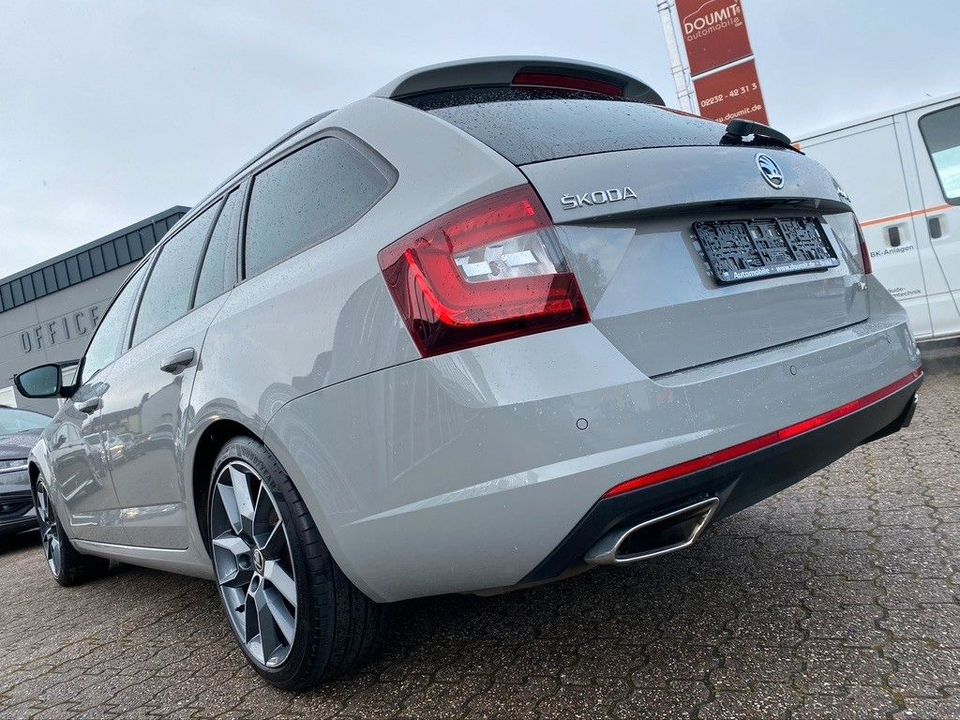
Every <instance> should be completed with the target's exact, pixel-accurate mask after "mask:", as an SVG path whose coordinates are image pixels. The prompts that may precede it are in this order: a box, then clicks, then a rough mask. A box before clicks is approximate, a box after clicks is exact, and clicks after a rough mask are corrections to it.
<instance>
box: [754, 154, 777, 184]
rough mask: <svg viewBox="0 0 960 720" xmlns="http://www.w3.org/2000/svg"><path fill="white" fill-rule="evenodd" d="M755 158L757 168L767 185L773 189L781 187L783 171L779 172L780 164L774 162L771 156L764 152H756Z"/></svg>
mask: <svg viewBox="0 0 960 720" xmlns="http://www.w3.org/2000/svg"><path fill="white" fill-rule="evenodd" d="M755 160H756V161H757V170H759V171H760V174H761V175H762V176H763V179H764V180H766V181H767V185H769V186H770V187H772V188H773V189H774V190H780V189H782V188H783V173H782V172H780V166H779V165H777V163H776V162H774V160H773V158H772V157H770V156H769V155H767V154H765V153H757V156H756V158H755Z"/></svg>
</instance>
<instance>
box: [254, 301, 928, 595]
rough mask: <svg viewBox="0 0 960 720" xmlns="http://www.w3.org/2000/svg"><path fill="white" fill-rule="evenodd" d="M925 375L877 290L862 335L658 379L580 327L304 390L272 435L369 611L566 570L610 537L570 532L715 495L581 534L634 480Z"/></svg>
mask: <svg viewBox="0 0 960 720" xmlns="http://www.w3.org/2000/svg"><path fill="white" fill-rule="evenodd" d="M919 364H920V359H919V352H918V351H917V349H916V344H915V343H914V341H913V338H912V337H911V336H910V333H909V331H908V329H907V326H906V318H905V315H904V313H903V310H902V309H901V308H900V307H899V306H898V305H896V303H895V302H894V301H893V300H890V299H889V298H888V297H886V298H885V297H884V295H882V294H877V295H873V296H872V297H871V318H870V319H869V320H867V321H865V322H863V323H859V324H857V325H854V326H850V327H847V328H843V329H841V330H838V331H834V332H830V333H824V334H822V335H818V336H815V337H811V338H807V339H806V340H802V341H798V342H794V343H790V344H788V345H784V346H778V347H774V348H770V349H767V350H764V351H760V352H756V353H750V354H748V355H743V356H740V357H736V358H731V359H728V360H725V361H721V362H717V363H712V364H710V365H704V366H700V367H695V368H691V369H688V370H684V371H680V372H676V373H671V374H669V375H661V376H658V377H653V378H651V377H647V376H646V375H644V374H643V373H642V372H640V371H639V370H638V368H637V367H636V366H635V365H633V364H632V363H630V362H629V361H628V360H627V359H626V358H625V357H624V356H623V355H622V354H621V353H620V352H619V351H618V350H617V349H616V347H614V345H613V344H612V343H610V342H609V340H608V339H607V338H606V337H605V336H604V335H603V333H601V332H600V331H599V330H598V329H597V328H596V327H595V326H593V325H592V324H586V325H580V326H577V327H572V328H567V329H564V330H557V331H552V332H546V333H541V334H538V335H532V336H528V337H524V338H518V339H515V340H510V341H506V342H501V343H495V344H493V345H486V346H481V347H477V348H471V349H469V350H464V351H460V352H455V353H449V354H447V355H440V356H437V357H433V358H429V359H423V360H418V361H414V362H409V363H405V364H402V365H398V366H395V367H392V368H389V369H386V370H382V371H379V372H374V373H368V374H366V375H363V376H361V377H357V378H354V379H352V380H349V381H346V382H342V383H338V384H336V385H333V386H330V387H327V388H325V389H323V390H320V391H317V392H314V393H310V394H307V395H303V396H301V397H299V398H296V399H294V400H291V401H290V402H288V403H287V404H286V405H284V406H283V407H282V408H281V409H280V410H278V411H277V413H276V414H275V415H274V416H273V418H272V419H271V420H270V422H269V424H268V427H267V432H266V435H265V438H264V439H265V441H266V442H267V445H268V446H269V447H270V448H271V450H272V451H273V452H274V454H276V455H277V457H278V459H279V460H280V461H281V463H282V464H283V465H284V467H285V468H286V469H287V471H288V472H289V473H290V475H291V478H292V479H293V480H294V482H295V484H296V485H297V487H298V488H299V489H300V492H301V494H302V495H303V497H304V500H305V502H306V503H307V506H308V507H309V509H310V511H311V514H312V515H313V517H314V519H315V520H316V521H317V524H318V526H319V528H320V531H321V533H322V535H323V537H324V540H325V541H326V543H327V545H328V547H329V548H330V551H331V553H332V554H333V556H334V558H335V560H336V561H337V563H338V564H339V565H340V567H341V568H342V569H343V571H344V572H345V573H346V574H347V576H348V577H349V578H350V579H351V580H352V581H353V582H354V583H355V584H357V585H358V586H359V587H360V588H361V589H362V590H363V591H364V592H365V593H367V594H368V595H369V596H370V597H371V598H373V599H375V600H378V601H392V600H401V599H405V598H409V597H416V596H422V595H434V594H441V593H448V592H473V591H481V590H485V589H490V588H503V587H510V586H515V585H517V584H518V583H521V582H528V581H536V580H538V579H542V578H550V577H554V576H556V574H559V573H562V572H563V569H566V568H569V567H570V566H571V564H573V563H575V562H576V561H577V558H576V557H575V556H576V554H577V553H581V551H586V550H587V549H589V547H588V546H589V544H590V542H595V541H596V540H597V539H598V538H597V537H596V536H592V537H589V535H590V533H589V532H587V531H583V535H582V536H581V534H580V533H578V532H577V530H576V529H577V528H581V527H583V526H584V525H585V524H587V525H589V527H590V528H592V529H596V528H600V530H603V529H604V528H607V527H608V526H609V525H610V523H615V522H617V521H623V520H624V518H628V515H629V516H630V517H632V515H631V514H632V513H634V511H636V513H643V512H645V511H646V510H651V511H653V510H656V509H658V508H662V507H665V506H666V505H668V504H669V503H671V502H679V501H681V500H682V499H683V497H688V496H689V495H690V494H691V493H694V494H695V493H696V492H706V490H703V489H702V488H700V487H699V486H694V487H687V486H688V485H689V483H694V484H695V483H696V482H698V480H692V479H687V480H685V481H684V482H683V483H677V482H674V483H672V484H671V485H670V486H669V487H668V486H664V487H663V488H659V489H657V490H655V491H653V492H650V493H647V492H646V491H645V492H644V493H642V494H639V495H637V496H636V497H634V498H630V499H629V500H623V501H618V502H617V503H615V504H611V505H609V507H615V508H621V503H622V508H628V506H629V508H628V509H629V513H628V512H627V510H623V509H622V508H621V509H620V510H617V511H616V512H613V511H609V512H610V514H609V516H608V515H607V514H606V513H607V512H608V511H606V510H604V511H603V514H602V518H601V519H600V520H595V519H589V520H588V516H590V515H591V514H592V513H593V512H595V510H591V509H592V508H596V506H597V504H598V501H599V500H600V498H601V497H602V496H603V495H604V494H605V493H606V492H607V491H608V490H610V489H611V488H613V487H615V486H617V485H619V484H621V483H623V482H624V481H626V480H629V479H631V478H635V477H638V476H641V475H644V474H647V473H651V472H654V471H657V470H660V469H662V468H667V467H671V466H673V465H676V464H678V463H682V462H685V461H688V460H691V459H693V458H698V457H701V456H704V455H707V454H710V453H715V452H717V451H719V450H722V449H724V448H729V447H731V446H735V445H737V444H738V443H742V442H745V441H748V440H750V439H752V438H757V437H760V436H762V435H764V434H766V433H770V432H771V431H774V430H777V429H778V428H785V427H787V426H790V425H792V424H794V423H796V422H799V421H802V420H806V419H808V418H812V417H815V416H818V415H820V414H821V413H824V412H827V411H830V410H833V409H834V408H837V407H840V406H842V405H844V404H845V403H849V402H851V401H854V400H856V399H858V398H862V397H864V396H866V395H869V394H870V393H872V392H874V391H876V390H878V389H880V388H883V387H886V386H888V385H889V384H891V383H893V382H896V381H897V380H900V379H901V378H904V377H906V376H907V375H909V374H910V373H912V372H913V371H915V370H916V369H917V368H918V367H919ZM905 392H906V391H905ZM909 397H910V395H909V393H907V394H904V395H903V397H902V399H900V398H899V396H898V398H897V399H896V400H895V401H891V403H892V404H890V403H885V404H884V405H883V412H882V416H877V417H874V415H875V413H877V412H880V408H877V409H873V410H871V411H870V412H869V413H866V411H865V413H866V414H864V416H863V418H858V419H856V420H853V419H851V420H849V421H844V424H843V425H842V426H841V425H839V424H838V425H837V426H836V428H830V429H829V430H827V429H825V430H824V431H822V432H821V431H818V432H817V433H816V437H817V438H823V439H822V440H818V441H817V442H814V440H813V438H812V437H811V438H798V439H797V440H796V444H797V446H798V447H802V448H806V450H807V453H808V457H806V459H803V458H801V459H799V460H798V459H796V458H794V459H793V460H791V461H790V462H789V463H786V460H784V463H785V464H784V465H783V466H782V467H781V466H780V465H778V464H777V462H779V461H778V460H777V459H778V458H780V457H781V453H784V452H785V451H786V450H785V448H775V449H770V450H769V454H768V453H766V452H765V453H764V455H763V457H764V458H767V457H769V459H770V463H771V464H769V465H768V464H765V463H759V464H757V466H756V469H755V470H752V471H751V472H750V473H746V474H743V475H742V476H741V475H737V474H736V473H734V474H733V475H726V474H725V475H723V476H722V477H720V476H714V475H712V474H711V475H709V476H708V478H707V480H704V482H707V481H709V483H712V484H710V486H709V488H707V489H711V490H715V491H716V492H721V491H725V492H726V493H727V495H726V496H725V497H724V505H723V509H722V512H723V513H730V512H734V511H735V510H736V509H738V508H740V507H743V506H745V505H746V504H749V502H755V501H756V500H758V499H760V498H761V497H764V496H766V495H768V494H772V493H773V492H776V491H777V490H779V489H780V488H782V487H785V486H786V485H788V484H790V483H791V482H795V481H796V480H797V479H799V478H800V477H802V476H804V475H805V474H809V473H810V472H813V471H814V470H816V469H818V468H820V467H823V466H824V465H826V464H828V463H830V462H832V461H833V460H834V459H836V458H838V457H840V456H841V455H843V454H844V453H846V452H847V451H849V450H850V449H852V448H853V447H855V446H856V445H857V444H858V443H860V442H862V441H864V440H865V439H867V438H869V437H870V436H872V435H875V434H878V433H882V432H884V431H886V430H888V429H889V428H890V427H892V426H891V423H893V421H894V420H895V419H896V418H897V417H898V416H899V414H900V413H901V412H902V411H904V409H905V408H906V406H907V400H908V399H909ZM897 403H899V407H897V406H896V405H897ZM860 422H865V423H866V425H864V426H863V427H860V426H859V425H858V423H860ZM846 423H851V428H852V429H851V430H850V431H849V432H839V431H840V430H842V429H843V428H846V427H847V425H846ZM834 430H837V437H834V436H833V434H832V431H834ZM793 445H794V443H791V444H790V446H791V447H793ZM801 455H803V453H801ZM754 460H759V456H758V458H754ZM729 470H730V468H726V469H725V472H726V471H729ZM704 487H706V486H704ZM678 493H679V494H678ZM680 495H682V496H683V497H680ZM647 503H651V505H650V506H648V505H647ZM603 507H608V506H607V505H606V504H605V505H603ZM597 517H601V516H599V515H598V516H597ZM575 533H576V535H577V540H576V542H575V543H573V542H572V541H571V542H568V540H569V538H570V537H571V536H572V535H573V534H575ZM580 557H581V558H582V553H581V555H580ZM561 566H565V567H564V568H561Z"/></svg>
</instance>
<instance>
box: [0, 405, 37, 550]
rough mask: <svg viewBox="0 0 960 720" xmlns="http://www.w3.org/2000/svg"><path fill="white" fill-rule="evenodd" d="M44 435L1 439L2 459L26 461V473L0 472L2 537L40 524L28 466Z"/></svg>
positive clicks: (20, 434)
mask: <svg viewBox="0 0 960 720" xmlns="http://www.w3.org/2000/svg"><path fill="white" fill-rule="evenodd" d="M2 412H3V409H2V408H0V413H2ZM40 433H41V431H40V430H25V431H22V432H17V433H12V434H10V435H3V436H0V460H23V469H22V470H17V469H9V470H0V536H2V535H6V534H9V533H16V532H20V531H21V530H28V529H30V528H32V527H36V525H37V517H36V513H35V512H34V509H33V500H32V497H31V495H30V475H29V473H28V472H27V469H26V464H27V456H28V455H29V454H30V450H31V449H33V446H34V445H36V444H37V441H38V440H39V439H40Z"/></svg>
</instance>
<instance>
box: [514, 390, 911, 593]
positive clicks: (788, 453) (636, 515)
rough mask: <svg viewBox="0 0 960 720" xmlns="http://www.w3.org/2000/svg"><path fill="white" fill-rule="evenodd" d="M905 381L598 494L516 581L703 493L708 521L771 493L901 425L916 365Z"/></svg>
mask: <svg viewBox="0 0 960 720" xmlns="http://www.w3.org/2000/svg"><path fill="white" fill-rule="evenodd" d="M905 380H907V381H908V382H906V383H903V386H902V387H900V388H898V389H896V390H895V391H893V392H891V393H889V394H886V396H885V397H883V398H882V399H879V400H878V401H876V402H874V403H871V404H869V405H868V406H867V407H864V408H862V409H858V410H856V411H855V412H851V413H849V414H847V415H845V416H844V417H841V418H839V419H837V420H835V421H833V422H829V423H827V424H824V425H822V426H820V427H818V428H817V429H814V430H811V431H809V432H805V433H803V434H801V435H798V436H797V437H794V438H791V439H789V440H786V441H784V442H778V443H775V444H772V445H770V446H768V447H765V448H763V449H760V450H757V451H756V452H751V453H748V454H744V455H742V456H740V457H737V458H735V459H732V460H729V461H726V462H722V463H718V464H716V465H712V466H710V467H707V468H705V469H702V470H698V471H695V472H692V473H689V474H686V475H683V476H681V477H678V478H675V479H671V480H668V481H665V482H660V483H656V484H652V485H649V486H647V487H641V488H639V489H636V490H630V491H628V492H625V493H623V494H619V495H615V496H612V497H603V498H601V499H600V500H598V501H597V503H596V504H595V505H594V506H593V507H592V508H591V509H590V511H589V512H588V513H587V514H586V515H585V516H584V517H583V519H581V520H580V522H579V523H578V524H577V526H576V527H575V528H574V529H573V530H572V531H571V532H570V534H569V535H568V536H567V537H566V538H564V540H563V542H561V543H560V544H559V545H558V546H557V547H556V548H555V549H554V550H553V552H551V553H550V555H549V556H548V557H547V558H545V559H544V560H543V562H541V563H540V564H539V565H538V566H537V567H536V568H534V569H533V570H532V571H531V572H530V573H529V574H528V575H527V576H526V577H525V578H524V579H523V580H522V581H521V584H536V583H541V582H545V581H548V580H551V579H554V578H557V577H560V576H562V575H565V574H569V573H570V572H572V571H575V570H577V569H578V568H581V567H584V566H585V565H586V563H585V561H584V558H585V557H586V556H587V555H588V554H589V553H590V551H591V549H592V548H593V547H594V546H595V545H596V544H597V543H598V542H599V541H600V540H601V539H602V538H604V537H606V536H607V535H608V534H610V533H611V532H613V533H616V531H617V529H618V528H623V529H628V528H630V527H634V526H636V525H638V524H639V523H641V522H643V521H644V520H646V519H648V518H654V517H660V516H664V515H666V514H668V513H670V512H672V511H674V510H677V509H679V508H683V507H688V506H691V505H693V504H694V503H698V502H700V501H703V500H707V499H710V498H716V499H717V500H718V501H719V502H718V503H717V506H716V508H715V509H714V510H713V512H712V513H711V515H710V518H709V522H710V523H712V522H715V521H716V520H718V519H720V518H723V517H727V516H729V515H732V514H733V513H736V512H738V511H740V510H743V509H744V508H746V507H749V506H750V505H754V504H755V503H758V502H760V501H761V500H763V499H765V498H767V497H770V496H771V495H774V494H776V493H778V492H780V491H781V490H783V489H785V488H787V487H789V486H790V485H793V484H794V483H796V482H798V481H800V480H802V479H804V478H805V477H807V476H809V475H811V474H813V473H815V472H817V471H818V470H820V469H822V468H824V467H826V466H827V465H829V464H830V463H832V462H834V461H835V460H838V459H839V458H841V457H843V456H844V455H846V454H847V453H848V452H850V451H851V450H853V449H854V448H856V447H857V446H858V445H862V444H865V443H868V442H872V441H874V440H877V439H879V438H881V437H885V436H887V435H890V434H892V433H895V432H898V431H899V430H901V429H903V428H904V427H907V426H908V425H909V424H910V422H911V420H912V419H913V414H914V411H915V409H916V405H917V400H918V395H917V390H918V389H919V387H920V384H921V382H922V373H920V372H919V371H918V372H917V373H916V374H914V373H912V374H911V375H909V376H907V378H905Z"/></svg>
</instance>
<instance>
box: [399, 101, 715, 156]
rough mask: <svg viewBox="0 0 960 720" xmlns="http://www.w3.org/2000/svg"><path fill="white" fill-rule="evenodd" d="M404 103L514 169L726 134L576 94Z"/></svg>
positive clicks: (676, 116) (660, 112)
mask: <svg viewBox="0 0 960 720" xmlns="http://www.w3.org/2000/svg"><path fill="white" fill-rule="evenodd" d="M405 102H407V103H409V104H411V105H414V106H415V107H419V108H420V109H422V110H426V111H427V112H429V113H430V114H432V115H435V116H437V117H439V118H442V119H443V120H446V121H447V122H448V123H450V124H451V125H454V126H456V127H458V128H460V129H461V130H463V131H464V132H467V133H469V134H470V135H473V137H475V138H476V139H477V140H479V141H480V142H482V143H483V144H484V145H487V146H488V147H490V148H492V149H493V150H495V151H496V152H498V153H500V154H501V155H503V156H504V157H505V158H507V160H509V161H510V162H512V163H513V164H514V165H526V164H528V163H535V162H541V161H544V160H556V159H558V158H564V157H572V156H575V155H588V154H591V153H600V152H610V151H615V150H635V149H639V148H657V147H672V146H678V145H716V144H718V143H719V142H720V138H721V137H723V133H724V132H725V128H724V126H723V125H720V124H718V123H715V122H711V121H709V120H704V119H702V118H698V117H692V116H689V115H684V114H682V113H678V112H675V111H673V110H667V109H666V108H662V107H659V106H655V105H647V104H645V103H638V102H631V101H628V100H617V99H598V98H597V97H596V96H587V95H584V94H583V93H576V92H571V93H566V94H562V93H557V92H556V91H551V92H549V93H537V92H536V91H533V90H520V89H517V88H496V89H489V88H488V89H484V90H479V91H478V90H457V91H451V92H446V93H435V94H430V95H421V96H418V97H415V98H412V99H408V100H406V101H405Z"/></svg>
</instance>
